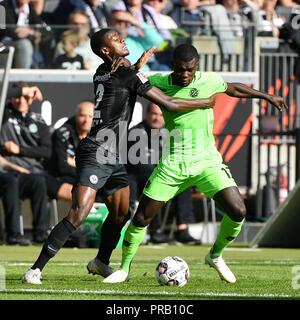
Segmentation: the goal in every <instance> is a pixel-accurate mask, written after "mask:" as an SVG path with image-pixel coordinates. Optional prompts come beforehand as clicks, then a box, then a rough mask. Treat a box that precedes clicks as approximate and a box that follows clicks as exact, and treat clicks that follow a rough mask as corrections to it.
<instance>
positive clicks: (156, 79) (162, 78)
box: [148, 73, 170, 85]
mask: <svg viewBox="0 0 300 320" xmlns="http://www.w3.org/2000/svg"><path fill="white" fill-rule="evenodd" d="M148 80H149V81H150V83H151V84H153V85H154V84H155V85H166V84H169V83H170V74H169V73H168V74H162V73H155V74H152V75H150V76H148Z"/></svg>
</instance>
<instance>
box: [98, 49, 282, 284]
mask: <svg viewBox="0 0 300 320" xmlns="http://www.w3.org/2000/svg"><path fill="white" fill-rule="evenodd" d="M198 61H199V56H198V53H197V50H196V49H195V47H193V46H192V45H187V44H183V45H179V46H178V47H177V48H176V49H175V51H174V57H173V61H172V67H173V72H172V73H171V74H168V75H166V76H163V75H161V74H155V75H153V76H150V77H148V79H149V81H150V83H151V84H152V85H153V86H156V87H158V88H159V89H161V90H162V91H163V92H164V93H165V94H166V95H168V96H172V97H180V98H190V99H193V98H194V99H196V98H198V99H199V98H207V97H210V96H211V95H213V94H217V93H226V94H227V95H229V96H232V97H237V98H261V99H265V100H266V101H268V102H269V103H271V104H272V105H274V106H275V107H276V108H277V109H279V110H280V111H282V108H283V107H284V108H287V105H286V103H285V101H284V100H283V98H282V97H279V96H274V95H269V94H267V93H263V92H260V91H257V90H254V89H252V88H249V87H247V86H246V85H244V84H242V83H227V82H225V81H224V79H223V78H222V77H221V76H219V75H218V74H216V73H214V72H200V71H197V69H198ZM224 107H225V106H224ZM161 109H162V112H163V116H164V119H165V126H166V129H168V131H169V132H174V129H175V130H177V132H178V133H180V135H179V136H181V137H182V139H176V138H174V139H173V141H174V142H172V143H170V144H169V145H168V152H165V154H163V156H162V158H161V159H160V161H159V163H158V165H157V167H156V168H155V169H154V171H153V173H152V175H151V176H150V178H149V180H148V182H147V183H146V186H145V188H144V191H143V195H142V198H141V200H140V203H139V207H138V209H137V212H136V214H135V216H134V218H133V220H132V221H131V223H130V225H129V227H128V229H127V230H126V233H125V236H124V241H123V246H122V263H121V267H120V269H119V270H117V271H115V272H114V273H112V274H111V275H110V276H108V277H107V278H105V279H104V280H103V282H105V283H118V282H123V281H126V280H128V279H129V271H130V265H131V262H132V260H133V258H134V255H135V253H136V251H137V249H138V246H139V245H140V243H141V242H142V240H143V238H144V235H145V232H146V228H147V226H148V224H149V223H150V222H151V220H152V218H153V217H154V215H155V214H156V212H157V211H158V210H159V209H160V208H161V207H162V206H163V205H164V203H165V202H166V201H168V200H169V199H171V198H173V197H174V196H176V195H177V194H179V193H180V192H182V191H183V190H185V189H186V188H188V187H190V186H192V185H196V186H197V188H198V189H199V191H201V192H203V193H204V194H205V195H206V196H207V197H209V198H213V199H214V200H215V201H216V202H217V204H218V205H219V206H220V207H221V208H222V209H223V210H224V212H226V214H225V216H224V217H223V219H222V221H221V226H220V231H219V233H218V235H217V238H216V241H215V243H214V245H213V247H212V248H211V250H210V251H209V252H208V254H207V255H206V257H205V263H206V264H208V265H210V266H211V267H213V268H214V269H216V271H217V272H218V273H219V276H220V278H221V279H223V280H225V281H227V282H229V283H234V282H235V281H236V278H235V276H234V274H233V273H232V272H231V270H230V269H229V268H228V266H227V265H226V263H225V261H224V260H223V258H222V253H223V251H224V249H225V248H226V247H227V246H228V245H229V244H231V243H232V242H233V241H234V239H235V238H236V237H237V236H238V234H239V232H240V230H241V228H242V225H243V222H244V219H245V216H246V208H245V205H244V201H243V199H242V197H241V194H240V192H239V190H238V188H237V185H236V183H235V181H234V179H233V178H232V176H231V173H230V171H229V169H228V167H227V166H226V165H225V164H224V163H223V159H222V156H221V154H220V153H219V151H218V150H217V148H216V146H215V139H214V136H213V122H214V115H213V109H212V108H202V109H195V110H192V111H180V112H169V111H167V110H166V109H165V108H163V107H161Z"/></svg>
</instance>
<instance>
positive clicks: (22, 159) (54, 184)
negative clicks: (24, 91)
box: [0, 82, 72, 242]
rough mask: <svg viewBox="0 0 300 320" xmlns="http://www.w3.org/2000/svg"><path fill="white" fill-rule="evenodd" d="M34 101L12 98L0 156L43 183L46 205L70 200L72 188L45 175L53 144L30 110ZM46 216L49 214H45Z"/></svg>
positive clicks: (36, 238)
mask: <svg viewBox="0 0 300 320" xmlns="http://www.w3.org/2000/svg"><path fill="white" fill-rule="evenodd" d="M14 86H16V87H21V88H23V87H29V85H28V84H27V83H24V82H18V83H15V84H14ZM32 101H33V99H32V98H30V97H25V96H23V95H21V96H19V97H15V98H11V101H10V103H9V104H8V105H7V107H6V110H5V116H4V120H3V125H2V129H1V136H0V144H1V146H2V155H3V156H4V157H5V158H6V159H7V160H8V161H10V162H11V163H13V164H16V165H19V166H21V167H23V168H25V169H26V170H28V171H29V172H30V173H31V174H35V175H36V177H37V178H39V179H40V181H43V182H44V184H45V188H44V189H43V188H42V186H41V190H42V189H43V190H44V191H45V197H46V204H47V195H48V196H49V198H51V199H55V198H56V199H63V200H66V201H69V202H70V201H71V197H72V196H71V189H72V188H70V186H69V185H68V184H67V183H64V182H63V181H60V180H57V179H56V178H55V177H53V176H51V175H50V174H48V173H47V172H46V170H45V167H44V162H45V160H46V159H49V158H50V157H51V150H52V143H51V135H50V131H49V127H48V126H47V125H46V123H45V122H44V120H43V119H42V117H41V115H40V114H37V113H34V112H31V111H30V105H31V104H32ZM47 217H48V211H47ZM46 236H47V235H45V234H44V235H42V234H40V235H38V236H36V237H35V240H36V242H43V240H44V239H45V237H46Z"/></svg>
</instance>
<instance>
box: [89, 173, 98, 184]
mask: <svg viewBox="0 0 300 320" xmlns="http://www.w3.org/2000/svg"><path fill="white" fill-rule="evenodd" d="M90 182H91V183H92V184H97V182H98V177H97V176H96V175H95V174H92V175H91V176H90Z"/></svg>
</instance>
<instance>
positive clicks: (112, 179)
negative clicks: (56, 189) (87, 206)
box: [75, 139, 129, 197]
mask: <svg viewBox="0 0 300 320" xmlns="http://www.w3.org/2000/svg"><path fill="white" fill-rule="evenodd" d="M97 149H98V146H97V145H96V144H94V143H92V142H89V141H88V139H83V140H82V141H81V142H80V144H79V146H78V148H77V150H76V157H75V159H76V174H77V177H76V185H77V184H81V185H83V186H88V187H90V188H92V189H94V190H96V191H97V193H98V194H100V195H101V196H105V197H107V196H109V195H111V194H113V193H114V192H116V191H117V190H119V189H121V188H124V187H127V186H128V185H129V183H128V175H127V171H126V169H125V166H124V165H123V164H118V163H116V164H102V163H99V162H98V161H97V159H96V153H97Z"/></svg>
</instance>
